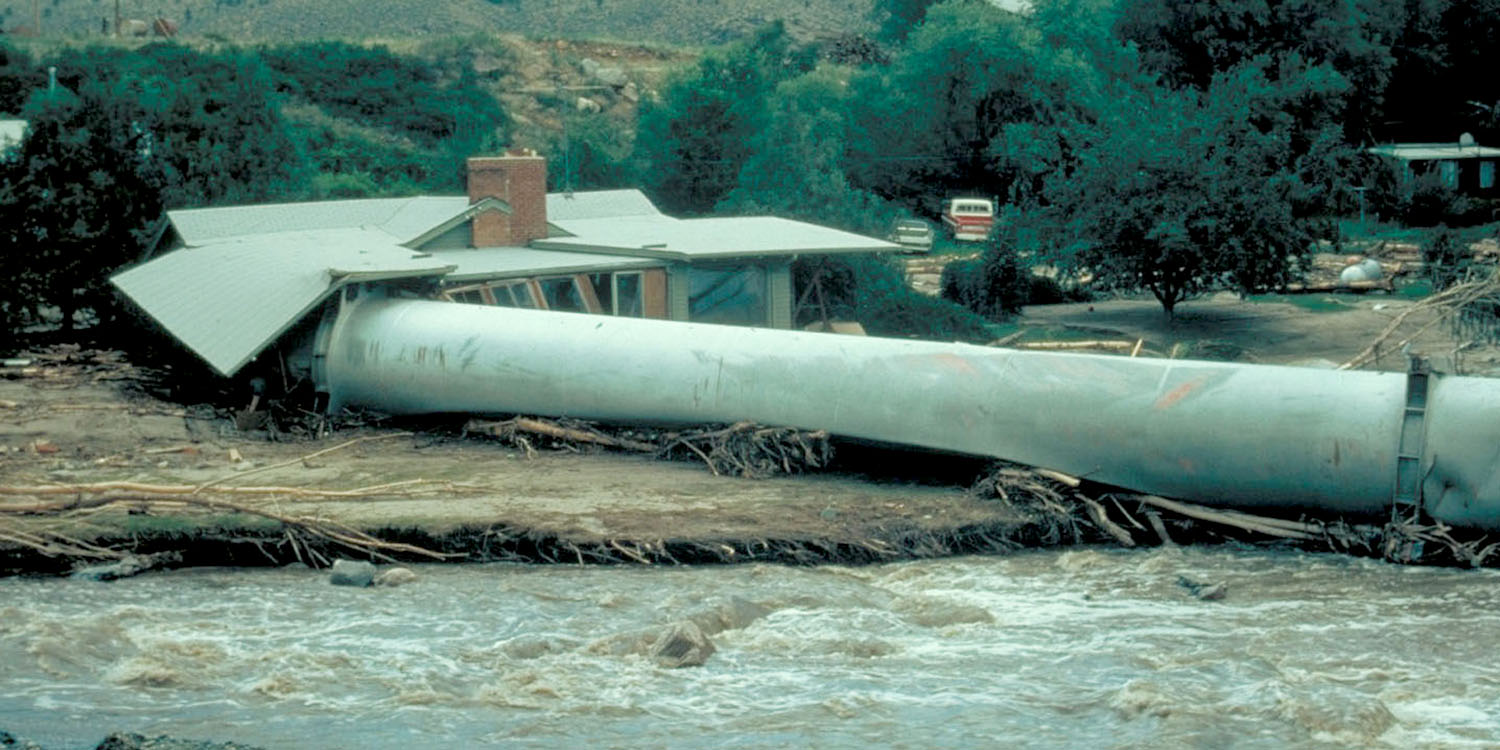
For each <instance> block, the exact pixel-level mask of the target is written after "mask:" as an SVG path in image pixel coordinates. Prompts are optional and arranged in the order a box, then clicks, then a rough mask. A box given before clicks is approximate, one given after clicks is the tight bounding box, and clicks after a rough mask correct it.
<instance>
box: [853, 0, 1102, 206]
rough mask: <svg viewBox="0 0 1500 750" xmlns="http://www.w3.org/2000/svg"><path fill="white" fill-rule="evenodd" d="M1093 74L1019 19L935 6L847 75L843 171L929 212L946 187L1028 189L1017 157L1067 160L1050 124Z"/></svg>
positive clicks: (1070, 115)
mask: <svg viewBox="0 0 1500 750" xmlns="http://www.w3.org/2000/svg"><path fill="white" fill-rule="evenodd" d="M1096 82H1097V81H1096V74H1095V71H1094V69H1093V68H1092V67H1091V66H1090V65H1089V64H1088V63H1087V61H1086V59H1085V58H1084V57H1082V56H1080V55H1077V54H1073V53H1071V52H1069V51H1068V50H1058V49H1055V48H1053V47H1051V46H1050V45H1049V44H1048V42H1047V41H1046V39H1045V38H1044V36H1043V35H1042V34H1041V33H1039V32H1038V31H1037V30H1036V29H1034V28H1032V27H1031V26H1029V25H1028V22H1027V21H1026V20H1025V19H1024V18H1023V17H1021V16H1017V15H1016V14H1013V13H1009V12H1006V11H1004V10H1000V9H998V8H995V7H992V6H989V5H988V4H985V3H971V2H966V1H965V0H952V1H950V2H944V3H940V4H938V5H934V6H933V7H932V8H930V9H929V10H928V12H927V18H926V22H925V23H924V24H923V25H922V27H921V28H920V29H918V30H917V31H916V32H915V33H914V34H913V35H912V36H911V38H910V39H909V40H908V42H907V44H906V46H905V48H904V49H902V50H901V52H900V53H899V54H898V55H897V56H896V58H895V59H894V61H893V62H892V64H891V65H890V66H889V68H888V69H886V70H874V71H869V72H866V73H865V74H863V75H861V76H860V77H859V78H857V79H856V80H855V82H854V84H853V86H854V92H855V93H854V95H853V97H852V99H851V101H852V103H853V113H852V126H851V128H850V138H849V148H848V156H847V159H848V165H849V169H848V175H849V179H850V181H851V183H853V184H854V185H855V186H856V187H859V188H861V189H864V190H869V191H871V192H873V193H875V194H877V195H879V196H881V197H883V198H887V199H890V200H893V201H895V202H898V203H902V204H905V205H907V206H911V207H914V208H917V209H918V210H926V211H928V212H931V211H933V209H935V208H936V206H935V204H936V202H937V201H939V200H940V199H941V198H943V197H944V196H946V195H950V194H952V193H954V192H979V193H982V194H988V195H998V196H1008V197H1011V198H1015V197H1017V196H1018V195H1019V194H1024V193H1026V192H1028V191H1030V190H1031V189H1032V187H1033V185H1032V184H1030V182H1029V177H1030V176H1031V173H1030V172H1027V171H1023V169H1022V165H1021V164H1019V163H1018V162H1017V161H1016V160H1015V159H1014V158H1013V157H1014V156H1015V154H1016V153H1017V152H1018V151H1020V150H1024V151H1026V152H1028V154H1030V155H1031V156H1037V155H1040V154H1043V153H1049V152H1050V153H1051V154H1052V155H1053V156H1054V157H1055V158H1059V159H1060V158H1065V154H1063V153H1062V149H1063V148H1065V146H1066V142H1065V140H1060V139H1059V138H1058V135H1059V128H1060V127H1061V125H1062V124H1063V123H1065V122H1067V121H1070V120H1072V119H1074V118H1076V117H1080V116H1084V115H1083V113H1081V112H1079V111H1078V107H1079V105H1080V103H1082V102H1086V101H1089V100H1090V99H1091V97H1090V95H1089V94H1088V92H1089V91H1091V90H1092V89H1093V88H1094V87H1095V86H1096ZM1012 137H1014V138H1016V139H1019V141H1020V142H1018V143H1015V144H1011V143H1008V141H1009V140H1010V139H1011V138H1012ZM1043 171H1046V170H1043Z"/></svg>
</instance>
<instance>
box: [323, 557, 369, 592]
mask: <svg viewBox="0 0 1500 750" xmlns="http://www.w3.org/2000/svg"><path fill="white" fill-rule="evenodd" d="M374 581H375V566H374V565H372V564H370V563H367V562H363V561H360V560H344V559H338V560H334V561H333V567H332V568H330V569H329V573H328V582H329V583H331V584H333V585H335V586H369V585H370V584H371V583H374Z"/></svg>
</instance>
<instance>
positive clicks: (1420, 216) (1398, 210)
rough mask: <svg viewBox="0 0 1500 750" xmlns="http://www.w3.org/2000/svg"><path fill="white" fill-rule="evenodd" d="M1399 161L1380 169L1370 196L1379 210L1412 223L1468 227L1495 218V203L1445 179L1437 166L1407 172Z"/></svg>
mask: <svg viewBox="0 0 1500 750" xmlns="http://www.w3.org/2000/svg"><path fill="white" fill-rule="evenodd" d="M1404 171H1405V168H1404V167H1403V166H1402V165H1400V164H1398V163H1387V164H1385V165H1384V167H1383V168H1380V169H1377V170H1376V172H1375V175H1376V178H1375V181H1374V185H1373V186H1372V187H1371V188H1370V191H1369V195H1368V199H1369V201H1370V204H1371V207H1372V208H1373V209H1374V210H1375V213H1376V214H1377V215H1379V216H1381V217H1384V218H1386V219H1389V220H1394V221H1396V222H1399V223H1401V224H1405V225H1406V226H1411V227H1437V226H1449V227H1468V226H1474V225H1476V224H1483V223H1485V222H1488V221H1493V220H1494V219H1495V206H1494V205H1493V204H1492V203H1491V202H1489V201H1485V200H1481V199H1476V198H1471V197H1469V196H1466V195H1463V194H1462V193H1460V192H1459V191H1457V190H1455V189H1453V188H1451V187H1448V186H1447V185H1445V184H1444V183H1443V178H1442V174H1441V172H1440V171H1439V170H1438V169H1437V168H1431V169H1425V170H1422V171H1420V172H1417V173H1415V174H1411V175H1406V174H1404Z"/></svg>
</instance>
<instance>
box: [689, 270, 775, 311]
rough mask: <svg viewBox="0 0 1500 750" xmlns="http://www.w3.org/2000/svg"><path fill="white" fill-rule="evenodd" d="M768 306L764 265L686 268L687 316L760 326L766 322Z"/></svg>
mask: <svg viewBox="0 0 1500 750" xmlns="http://www.w3.org/2000/svg"><path fill="white" fill-rule="evenodd" d="M768 310H769V308H768V307H767V304H766V270H765V269H764V268H762V267H760V266H753V265H752V266H737V267H721V268H699V267H694V268H691V269H689V271H688V319H689V320H695V321H701V322H704V323H723V324H726V325H749V326H763V325H766V324H767V322H769V318H768V316H767V312H768Z"/></svg>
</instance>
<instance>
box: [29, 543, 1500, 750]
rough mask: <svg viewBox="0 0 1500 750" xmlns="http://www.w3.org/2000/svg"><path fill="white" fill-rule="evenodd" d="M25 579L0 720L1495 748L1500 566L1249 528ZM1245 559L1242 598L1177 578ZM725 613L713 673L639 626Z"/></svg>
mask: <svg viewBox="0 0 1500 750" xmlns="http://www.w3.org/2000/svg"><path fill="white" fill-rule="evenodd" d="M415 569H416V570H417V573H418V575H419V576H420V579H419V580H418V581H417V582H416V583H413V584H410V585H407V586H404V587H401V588H395V589H350V588H341V587H333V586H329V585H328V584H327V583H326V582H325V581H326V577H325V575H324V574H321V573H318V572H315V571H310V570H306V569H278V570H226V569H199V570H187V571H178V572H170V573H160V574H152V575H146V576H141V577H138V578H135V579H130V580H125V581H119V582H116V583H111V584H102V583H93V582H85V581H69V580H35V579H32V580H22V579H10V580H0V728H3V729H7V730H9V731H11V732H13V733H15V734H18V735H22V736H26V737H28V738H30V739H33V740H36V741H38V742H40V743H41V744H42V745H43V746H45V747H47V748H70V747H91V746H92V744H93V743H95V742H97V741H98V740H99V739H100V738H101V737H102V736H103V735H104V734H106V733H107V732H109V731H113V730H127V731H136V732H142V733H146V734H171V735H174V736H178V737H190V738H202V739H210V738H211V739H217V740H231V739H232V740H236V741H238V742H243V743H248V744H252V745H259V746H262V747H266V748H284V747H285V748H290V747H330V748H403V749H405V748H425V747H434V748H436V747H466V746H475V745H504V746H507V747H573V746H589V747H632V748H634V747H676V748H699V747H735V748H777V747H796V748H800V747H819V748H867V747H872V746H875V747H907V748H972V747H1001V746H1017V747H1040V748H1074V747H1092V748H1109V747H1144V746H1154V747H1204V748H1210V747H1212V748H1218V747H1251V748H1281V747H1351V746H1359V747H1368V746H1376V747H1379V746H1387V747H1400V748H1407V747H1496V746H1500V666H1497V662H1496V656H1495V652H1496V644H1497V643H1500V639H1497V635H1500V630H1497V627H1500V586H1497V584H1500V572H1494V571H1480V572H1474V571H1460V570H1447V569H1432V568H1403V567H1397V566H1393V565H1386V564H1382V563H1378V562H1372V561H1364V560H1354V559H1348V558H1343V557H1334V556H1317V555H1303V554H1292V553H1280V552H1250V551H1247V552H1236V551H1231V550H1226V549H1222V548H1221V549H1202V548H1199V549H1167V550H1146V551H1125V550H1095V549H1079V550H1069V551H1039V552H1029V553H1023V554H1017V555H1013V556H1009V557H983V558H980V557H971V558H957V559H946V560H931V561H919V562H906V563H898V564H890V565H880V566H871V567H860V568H845V567H822V568H787V567H776V566H739V567H734V566H729V567H702V568H675V569H674V568H645V567H633V568H627V567H613V568H602V567H595V568H581V567H571V566H514V565H471V566H417V567H416V568H415ZM1180 577H1186V578H1188V579H1191V580H1194V581H1203V582H1223V583H1226V584H1227V586H1228V588H1227V592H1228V593H1227V596H1226V597H1225V598H1224V599H1222V600H1219V601H1201V600H1198V599H1195V598H1193V597H1192V596H1191V595H1190V594H1189V593H1188V591H1187V589H1185V588H1184V587H1183V586H1182V585H1181V584H1180V583H1179V578H1180ZM690 616H695V617H698V618H700V619H703V618H705V617H707V618H709V619H716V620H717V621H718V622H720V623H722V625H723V627H725V628H726V629H724V630H722V631H721V632H718V633H716V634H714V635H713V636H712V638H713V641H714V642H715V644H716V645H717V647H718V651H717V653H715V654H714V655H713V656H712V657H711V658H710V659H709V660H708V662H707V663H706V664H705V665H703V666H701V667H696V668H685V669H676V670H669V669H663V668H660V667H657V666H655V665H654V664H653V663H652V662H651V661H650V660H649V658H648V657H647V656H646V655H645V653H644V650H643V649H642V647H641V646H640V644H641V642H642V639H643V638H645V637H649V636H650V635H652V634H654V633H656V632H659V631H660V630H662V629H663V628H664V627H665V626H666V625H668V624H669V623H671V622H673V621H675V620H679V619H683V618H686V617H690Z"/></svg>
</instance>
